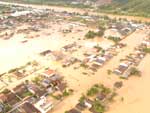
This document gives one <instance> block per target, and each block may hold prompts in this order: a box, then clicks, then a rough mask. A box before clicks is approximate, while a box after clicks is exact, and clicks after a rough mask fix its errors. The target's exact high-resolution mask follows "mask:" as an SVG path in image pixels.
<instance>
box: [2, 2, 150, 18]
mask: <svg viewBox="0 0 150 113" xmlns="http://www.w3.org/2000/svg"><path fill="white" fill-rule="evenodd" d="M1 1H3V2H10V0H1ZM115 1H117V0H114V2H112V3H111V4H108V5H103V6H97V7H94V6H91V5H85V4H82V3H78V4H72V3H71V1H68V0H66V1H65V0H55V1H49V0H21V1H17V0H11V2H12V3H23V4H36V5H48V6H61V7H68V8H79V9H90V10H92V11H93V12H97V13H106V14H114V15H120V16H136V17H145V18H150V13H149V9H147V8H145V7H144V6H145V5H146V4H145V3H146V2H144V3H142V4H143V5H137V3H139V0H135V1H134V2H132V1H129V2H128V3H125V4H123V3H121V0H120V1H118V2H115ZM134 4H135V5H137V7H133V6H134ZM139 4H140V3H139ZM148 4H149V1H148V3H147V5H148ZM138 7H139V9H140V7H141V8H142V10H139V9H138Z"/></svg>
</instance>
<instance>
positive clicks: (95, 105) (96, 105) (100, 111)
mask: <svg viewBox="0 0 150 113" xmlns="http://www.w3.org/2000/svg"><path fill="white" fill-rule="evenodd" d="M92 108H93V110H94V111H95V112H97V113H104V112H105V106H103V105H102V104H101V102H100V101H99V100H95V101H94V103H93V106H92Z"/></svg>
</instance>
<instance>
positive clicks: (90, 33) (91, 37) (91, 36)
mask: <svg viewBox="0 0 150 113" xmlns="http://www.w3.org/2000/svg"><path fill="white" fill-rule="evenodd" d="M103 35H104V30H99V31H98V32H94V31H88V32H87V34H86V35H85V37H86V38H87V39H93V38H95V37H96V36H98V37H101V36H103Z"/></svg>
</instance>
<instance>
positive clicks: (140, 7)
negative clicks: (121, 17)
mask: <svg viewBox="0 0 150 113" xmlns="http://www.w3.org/2000/svg"><path fill="white" fill-rule="evenodd" d="M99 10H100V11H104V12H109V13H115V14H125V15H137V16H145V17H150V0H113V2H112V4H110V5H105V6H101V7H99Z"/></svg>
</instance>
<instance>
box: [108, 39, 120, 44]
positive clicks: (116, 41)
mask: <svg viewBox="0 0 150 113" xmlns="http://www.w3.org/2000/svg"><path fill="white" fill-rule="evenodd" d="M108 39H109V40H112V41H113V42H114V43H116V44H117V43H118V42H119V41H120V40H121V39H120V38H118V37H108Z"/></svg>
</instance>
